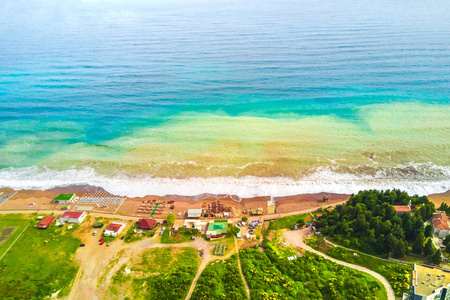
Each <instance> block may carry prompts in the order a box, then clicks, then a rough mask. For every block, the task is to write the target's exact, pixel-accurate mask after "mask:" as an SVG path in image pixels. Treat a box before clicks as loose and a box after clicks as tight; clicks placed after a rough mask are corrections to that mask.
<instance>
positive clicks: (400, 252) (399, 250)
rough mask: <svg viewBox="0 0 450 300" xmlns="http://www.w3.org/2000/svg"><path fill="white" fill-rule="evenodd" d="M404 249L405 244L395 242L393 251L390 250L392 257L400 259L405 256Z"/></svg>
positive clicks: (398, 241) (399, 241)
mask: <svg viewBox="0 0 450 300" xmlns="http://www.w3.org/2000/svg"><path fill="white" fill-rule="evenodd" d="M405 252H406V248H405V243H403V241H402V240H396V241H395V243H394V249H392V256H394V257H395V258H400V257H402V256H404V255H405Z"/></svg>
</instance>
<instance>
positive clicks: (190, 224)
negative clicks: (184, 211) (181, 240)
mask: <svg viewBox="0 0 450 300" xmlns="http://www.w3.org/2000/svg"><path fill="white" fill-rule="evenodd" d="M207 224H208V223H207V222H205V221H202V220H192V219H186V220H184V224H183V226H184V227H185V228H190V229H192V228H196V229H198V230H200V231H201V232H204V231H205V229H206V225H207Z"/></svg>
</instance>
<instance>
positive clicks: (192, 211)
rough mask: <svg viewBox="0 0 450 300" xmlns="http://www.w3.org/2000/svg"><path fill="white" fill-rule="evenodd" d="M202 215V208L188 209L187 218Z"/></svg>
mask: <svg viewBox="0 0 450 300" xmlns="http://www.w3.org/2000/svg"><path fill="white" fill-rule="evenodd" d="M201 216H202V209H201V208H199V209H188V217H189V218H199V217H201Z"/></svg>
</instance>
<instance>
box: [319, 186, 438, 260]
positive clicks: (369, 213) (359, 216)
mask: <svg viewBox="0 0 450 300" xmlns="http://www.w3.org/2000/svg"><path fill="white" fill-rule="evenodd" d="M409 203H410V204H411V207H412V208H414V209H415V213H414V215H411V214H410V213H409V212H406V213H405V214H403V215H402V216H401V217H399V216H397V213H396V211H395V209H394V206H393V205H408V204H409ZM434 211H435V207H434V204H433V203H432V202H430V201H429V200H428V198H427V197H418V196H413V197H410V196H408V194H406V193H405V192H401V191H399V190H393V191H385V192H379V191H373V190H371V191H363V192H360V193H358V194H357V195H352V196H351V197H350V199H349V200H348V202H347V203H346V204H345V205H338V206H336V208H335V209H334V210H331V211H328V210H326V211H324V213H323V216H322V219H321V220H320V221H318V222H317V227H318V228H319V229H320V231H321V232H322V233H324V234H325V235H329V236H331V237H333V238H334V240H335V241H337V242H339V243H341V244H343V245H344V246H347V247H352V248H356V249H361V250H363V251H365V252H369V253H374V254H379V255H384V256H386V255H387V254H388V253H391V254H392V256H394V257H397V258H400V257H402V256H404V255H405V253H407V251H408V243H412V244H413V245H412V251H413V252H414V253H416V254H422V253H423V246H424V244H425V243H426V240H425V228H424V221H426V220H428V219H430V218H431V217H432V216H433V213H434ZM427 234H429V230H428V232H427ZM432 252H433V253H431V254H430V253H423V254H424V255H428V256H429V257H430V258H431V257H433V256H436V260H437V255H434V254H435V253H434V252H435V250H434V249H432Z"/></svg>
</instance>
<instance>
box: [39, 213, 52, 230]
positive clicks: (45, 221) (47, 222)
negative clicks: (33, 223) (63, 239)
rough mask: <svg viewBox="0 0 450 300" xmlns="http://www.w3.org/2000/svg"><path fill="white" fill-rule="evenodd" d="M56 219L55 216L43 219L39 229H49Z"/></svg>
mask: <svg viewBox="0 0 450 300" xmlns="http://www.w3.org/2000/svg"><path fill="white" fill-rule="evenodd" d="M55 219H56V218H55V217H54V216H46V217H45V218H44V219H42V221H41V222H39V224H38V228H39V229H47V228H48V226H50V225H51V224H52V223H53V221H54V220H55Z"/></svg>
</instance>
